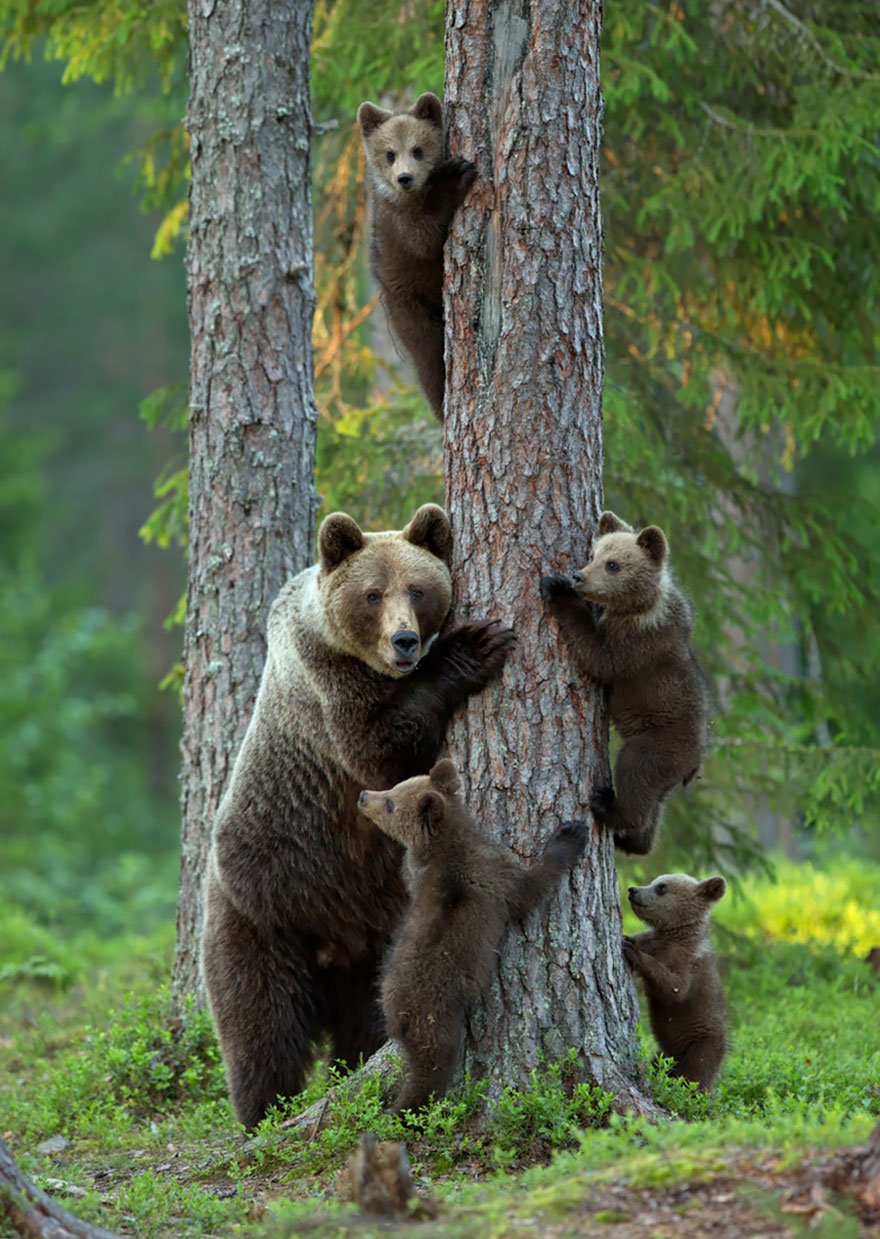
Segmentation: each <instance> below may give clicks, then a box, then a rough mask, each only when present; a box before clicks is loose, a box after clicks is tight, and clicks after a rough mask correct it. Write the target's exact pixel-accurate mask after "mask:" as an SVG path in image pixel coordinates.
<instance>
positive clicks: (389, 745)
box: [202, 504, 513, 1127]
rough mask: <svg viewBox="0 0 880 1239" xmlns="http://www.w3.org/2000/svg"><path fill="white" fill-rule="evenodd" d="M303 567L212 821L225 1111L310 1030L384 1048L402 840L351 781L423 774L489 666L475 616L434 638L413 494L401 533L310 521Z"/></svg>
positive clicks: (431, 544)
mask: <svg viewBox="0 0 880 1239" xmlns="http://www.w3.org/2000/svg"><path fill="white" fill-rule="evenodd" d="M319 545H320V563H318V564H316V565H315V566H314V567H312V568H308V569H306V570H305V571H304V572H301V573H299V575H298V576H296V577H294V578H293V579H292V580H291V581H289V582H288V584H287V585H286V586H285V587H284V589H282V591H281V593H280V594H279V596H278V599H277V600H276V602H275V604H274V605H273V607H272V610H271V613H270V615H269V642H268V651H267V656H266V666H265V670H264V672H263V677H262V680H261V682H260V689H259V693H258V694H257V700H256V703H255V706H254V713H253V717H252V719H251V721H250V725H249V727H248V729H247V733H246V735H245V737H244V740H243V742H242V746H241V750H240V752H239V755H238V758H237V760H236V763H235V767H234V769H233V772H232V777H231V780H230V784H229V787H228V788H227V790H226V793H225V795H224V797H223V800H222V802H221V804H220V808H219V810H218V813H217V818H216V821H215V823H214V833H213V844H212V849H211V854H210V859H209V866H208V877H207V892H206V923H205V931H204V938H203V946H202V962H203V970H204V978H205V984H206V987H207V991H208V997H209V999H210V1003H211V1010H212V1012H213V1016H214V1021H215V1023H216V1026H217V1032H218V1035H219V1039H220V1048H221V1050H222V1053H223V1059H224V1062H225V1066H226V1074H227V1080H228V1084H229V1092H230V1096H231V1099H232V1104H233V1107H234V1109H235V1113H236V1115H237V1116H238V1118H239V1119H240V1120H241V1122H242V1123H244V1124H245V1126H247V1127H252V1126H253V1125H254V1124H255V1123H257V1122H259V1120H260V1119H261V1118H262V1117H263V1115H264V1114H265V1113H266V1110H267V1108H268V1107H269V1106H270V1105H272V1103H273V1102H274V1101H275V1099H276V1097H278V1096H289V1095H292V1094H294V1093H297V1092H299V1091H300V1090H301V1089H302V1088H303V1085H304V1083H305V1073H306V1070H307V1068H308V1067H309V1065H310V1063H311V1062H312V1059H313V1055H314V1046H315V1043H316V1042H318V1041H320V1039H321V1038H322V1037H324V1036H329V1038H330V1043H331V1053H332V1055H333V1057H334V1059H341V1060H343V1061H344V1062H346V1063H353V1062H356V1061H357V1059H358V1056H359V1055H361V1054H363V1055H368V1054H370V1053H372V1052H373V1051H374V1050H375V1049H376V1048H377V1047H378V1046H379V1045H380V1044H381V1042H382V1039H383V1037H384V1028H383V1022H382V1015H381V1011H380V1009H379V1005H378V1001H377V999H378V983H379V972H380V966H381V962H382V958H383V956H384V954H385V950H386V948H387V945H388V942H389V940H390V937H391V934H392V932H393V931H394V929H395V927H396V925H397V923H398V921H399V919H400V916H401V914H402V912H403V910H404V907H405V904H406V892H405V888H404V884H403V878H402V875H401V858H402V851H401V849H400V847H399V845H398V844H396V843H394V842H393V841H392V840H390V839H389V838H388V837H387V836H386V835H384V834H383V833H382V832H381V831H379V830H377V829H376V827H375V826H373V825H372V824H371V823H370V822H369V821H368V819H367V818H365V817H364V816H363V815H362V814H361V813H360V812H359V810H358V804H357V798H358V791H359V789H360V788H362V787H364V786H365V785H366V786H374V787H375V786H380V787H381V786H385V787H390V786H392V785H393V784H394V783H397V782H399V781H400V780H401V779H404V778H408V777H410V776H412V775H415V774H420V773H423V772H424V771H427V770H428V769H430V767H431V764H432V763H433V762H434V761H435V760H436V758H437V756H438V753H439V750H440V747H441V745H442V744H443V738H444V732H445V730H446V726H447V724H448V722H449V720H450V718H451V716H452V713H453V711H454V710H455V709H456V708H457V707H458V706H459V705H461V704H462V702H464V701H465V700H466V699H467V698H468V697H469V696H470V695H471V694H473V693H478V692H480V690H481V689H483V688H485V686H486V685H487V684H489V683H490V682H491V681H492V680H494V679H495V678H496V677H497V676H498V675H499V674H500V673H501V670H502V667H503V666H504V662H505V659H506V657H507V653H508V650H509V649H510V646H511V642H512V639H513V634H512V633H511V632H510V630H509V629H505V628H502V627H500V626H498V625H497V624H495V623H492V622H489V621H479V622H472V623H468V624H464V625H462V626H461V627H459V628H457V629H454V630H453V631H452V632H450V633H448V634H447V635H446V636H444V637H438V633H439V630H440V627H441V625H442V624H443V622H444V620H445V619H446V616H447V613H448V611H449V606H450V598H451V582H450V576H449V568H448V562H449V556H450V550H451V534H450V529H449V522H448V521H447V518H446V514H445V512H444V511H443V509H442V508H438V507H436V506H435V505H434V504H427V505H425V506H424V507H422V508H419V510H418V511H417V512H416V514H415V516H414V517H413V518H412V520H411V521H410V523H409V524H408V525H407V527H406V528H405V529H404V530H403V531H402V532H399V533H396V532H395V533H366V534H365V533H362V532H361V530H360V529H359V528H358V526H357V525H356V524H355V522H354V521H353V520H352V519H351V517H350V516H346V515H345V514H344V513H341V512H337V513H335V514H334V515H332V516H328V517H327V518H326V520H325V521H324V523H323V524H322V525H321V530H320V534H319Z"/></svg>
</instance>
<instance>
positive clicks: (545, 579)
mask: <svg viewBox="0 0 880 1239" xmlns="http://www.w3.org/2000/svg"><path fill="white" fill-rule="evenodd" d="M540 589H541V597H542V598H543V599H544V601H545V602H552V601H553V599H554V598H561V597H563V596H564V595H565V594H572V593H574V589H573V587H572V583H571V579H570V578H569V577H567V576H566V575H565V574H564V573H562V572H554V573H552V574H551V575H550V576H542V577H541V585H540Z"/></svg>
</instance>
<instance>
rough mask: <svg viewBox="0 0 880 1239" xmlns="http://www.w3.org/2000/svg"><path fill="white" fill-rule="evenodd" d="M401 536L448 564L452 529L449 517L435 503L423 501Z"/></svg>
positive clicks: (450, 556)
mask: <svg viewBox="0 0 880 1239" xmlns="http://www.w3.org/2000/svg"><path fill="white" fill-rule="evenodd" d="M403 536H404V538H406V540H407V542H411V543H412V544H413V546H423V547H424V548H425V550H426V551H430V552H431V554H432V555H436V556H437V558H438V559H442V560H443V562H444V564H448V563H449V561H450V560H451V559H452V530H451V528H450V527H449V517H448V516H447V515H446V513H445V512H444V511H443V509H442V508H441V507H439V506H438V505H437V504H436V503H423V504H422V506H421V507H420V508H419V510H418V511H417V512H416V514H415V516H414V517H413V518H412V520H411V521H410V523H409V524H408V525H407V527H406V529H404V531H403Z"/></svg>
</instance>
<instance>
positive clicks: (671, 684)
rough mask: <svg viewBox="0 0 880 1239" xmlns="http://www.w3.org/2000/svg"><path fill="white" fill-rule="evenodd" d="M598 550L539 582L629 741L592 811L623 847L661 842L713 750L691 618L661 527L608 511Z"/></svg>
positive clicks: (638, 848) (641, 851)
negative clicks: (671, 802) (668, 804)
mask: <svg viewBox="0 0 880 1239" xmlns="http://www.w3.org/2000/svg"><path fill="white" fill-rule="evenodd" d="M598 534H599V536H598V538H597V540H596V542H595V545H594V547H593V557H592V559H591V560H590V562H589V563H588V564H587V566H586V567H585V568H582V569H581V571H580V572H575V573H574V574H573V575H572V576H564V575H556V576H547V577H544V578H543V580H542V581H541V596H542V597H543V599H544V601H545V602H546V603H547V605H548V607H549V608H550V610H551V611H552V613H553V615H554V616H555V617H556V619H557V621H558V623H559V626H560V629H561V631H562V632H563V634H564V636H565V638H566V640H567V641H568V644H569V646H570V648H571V652H572V656H573V658H574V661H575V663H576V665H577V666H578V667H579V668H580V670H581V671H582V672H583V673H584V674H585V675H588V676H590V677H592V678H593V679H594V680H598V681H599V683H600V684H604V685H605V686H606V687H607V688H608V689H609V690H610V692H609V698H608V709H609V712H610V714H611V719H612V722H613V723H614V725H615V726H616V728H617V730H618V732H619V734H620V736H621V738H622V740H623V741H624V744H623V747H622V749H621V751H620V755H619V756H618V758H617V764H616V766H615V771H614V784H615V786H614V789H612V788H611V787H610V786H600V787H596V788H594V789H593V793H592V795H591V798H590V808H591V809H592V812H593V815H594V816H595V817H596V818H597V820H598V821H600V822H603V823H604V824H605V825H606V826H607V827H608V828H609V829H611V830H613V831H614V841H615V843H616V844H617V846H618V847H620V848H622V849H623V850H624V851H625V852H632V853H635V854H638V855H645V854H646V853H648V852H650V851H651V849H652V847H653V846H654V841H655V839H656V836H657V830H658V828H659V825H660V820H661V816H662V812H663V801H664V800H665V798H666V797H667V796H668V794H669V793H670V792H671V791H672V789H673V788H674V787H676V786H677V785H678V784H679V783H681V784H682V785H686V784H688V783H689V782H690V781H691V779H693V778H694V776H695V775H696V774H697V773H698V772H699V769H700V765H701V763H702V760H703V754H704V752H705V749H706V729H707V707H708V700H707V694H706V686H705V683H704V681H703V676H702V673H701V671H700V668H699V665H698V663H697V660H696V658H695V657H694V653H693V650H692V649H691V643H690V638H691V631H692V629H693V616H692V614H691V608H690V604H689V603H688V601H687V599H686V598H685V596H684V594H682V592H681V591H680V590H679V589H678V588H677V587H676V586H675V584H674V582H673V581H672V578H671V576H670V572H669V565H668V551H667V546H666V539H665V537H664V536H663V531H662V530H661V529H658V528H657V527H656V525H652V526H649V527H648V528H647V529H643V530H642V531H641V532H640V533H636V532H635V531H634V530H633V529H632V527H631V526H629V525H627V524H625V523H624V522H623V521H622V520H620V519H619V518H618V517H617V516H615V515H614V513H613V512H603V513H602V516H601V517H600V519H599V529H598Z"/></svg>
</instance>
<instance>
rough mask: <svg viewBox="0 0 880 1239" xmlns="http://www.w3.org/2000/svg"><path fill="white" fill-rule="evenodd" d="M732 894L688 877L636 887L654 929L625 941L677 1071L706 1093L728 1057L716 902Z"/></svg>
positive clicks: (654, 1025) (715, 881)
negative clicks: (714, 939)
mask: <svg viewBox="0 0 880 1239" xmlns="http://www.w3.org/2000/svg"><path fill="white" fill-rule="evenodd" d="M725 890H726V886H725V882H724V878H706V880H705V882H699V881H697V879H696V878H691V877H689V876H688V875H687V874H686V873H672V874H665V875H664V876H663V877H659V878H655V879H654V881H653V882H652V883H651V885H650V886H631V887H630V888H629V902H630V907H631V908H632V910H633V912H635V914H636V916H637V917H638V918H639V920H640V921H644V923H645V924H646V925H650V926H652V928H651V929H649V930H647V931H646V932H645V933H641V934H636V935H635V936H634V937H631V938H630V937H626V936H625V937H624V939H623V956H624V959H625V960H626V962H627V964H628V965H629V966H630V968H631V969H632V971H633V972H634V973H635V975H636V976H639V977H641V978H642V980H643V982H644V985H645V996H646V998H647V1000H648V1014H649V1017H650V1020H651V1031H652V1032H653V1033H654V1036H655V1037H656V1038H657V1044H658V1045H659V1047H660V1050H661V1052H662V1053H663V1054H665V1055H667V1057H669V1058H671V1059H672V1060H673V1061H674V1063H675V1067H674V1069H673V1071H672V1074H673V1075H675V1076H682V1077H683V1078H684V1079H685V1080H694V1081H695V1082H696V1083H697V1084H699V1086H700V1088H701V1089H704V1090H705V1091H706V1092H708V1091H709V1090H710V1089H711V1088H712V1087H713V1086H714V1084H715V1081H716V1080H717V1079H718V1073H719V1072H720V1070H721V1064H722V1062H723V1061H724V1056H725V1054H726V1053H727V1016H726V1013H725V1008H724V994H723V991H722V989H721V978H720V976H719V975H718V965H717V964H716V962H715V955H714V953H713V951H712V944H711V942H710V940H709V915H710V912H711V910H712V905H713V904H715V903H717V902H718V900H719V899H720V898H721V897H722V895H723V894H724V892H725Z"/></svg>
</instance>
